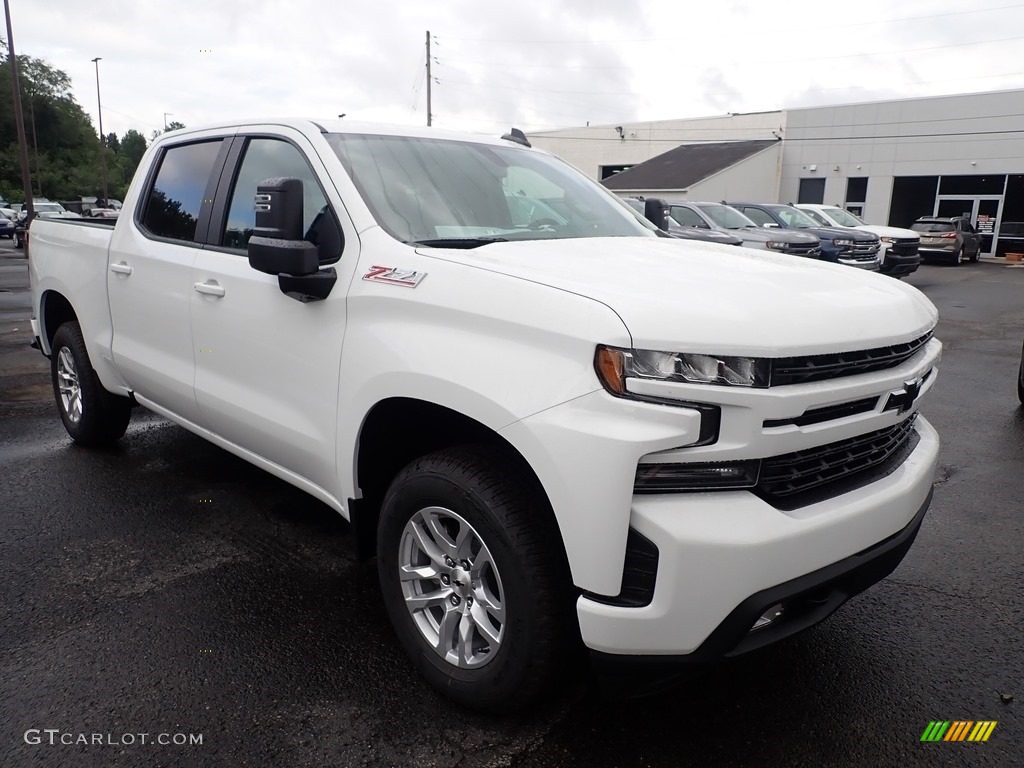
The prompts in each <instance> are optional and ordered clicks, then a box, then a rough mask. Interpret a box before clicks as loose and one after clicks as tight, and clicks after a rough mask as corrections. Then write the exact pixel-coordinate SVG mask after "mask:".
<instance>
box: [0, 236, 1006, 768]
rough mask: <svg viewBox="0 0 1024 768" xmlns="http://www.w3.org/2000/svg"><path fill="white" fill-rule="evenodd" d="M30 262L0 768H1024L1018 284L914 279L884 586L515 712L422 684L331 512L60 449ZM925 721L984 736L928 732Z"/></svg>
mask: <svg viewBox="0 0 1024 768" xmlns="http://www.w3.org/2000/svg"><path fill="white" fill-rule="evenodd" d="M24 270H25V262H24V260H23V259H20V258H18V257H16V256H14V255H13V253H12V251H11V250H10V249H9V248H7V247H6V241H4V243H3V244H0V467H2V469H0V766H4V767H5V768H7V767H8V766H12V767H13V766H65V765H66V766H122V765H123V766H136V765H146V766H164V765H166V766H206V765H210V766H215V765H224V766H261V767H262V766H319V765H337V766H349V765H352V766H392V765H394V766H404V765H418V766H452V767H454V766H459V768H464V767H469V766H524V767H525V766H531V767H537V768H539V767H540V766H580V767H582V766H622V767H623V768H626V767H632V766H907V765H915V766H916V765H921V766H944V765H951V766H960V765H965V766H966V765H970V766H974V765H979V766H981V765H987V766H1015V765H1021V764H1024V738H1022V733H1024V718H1022V717H1021V715H1020V706H1021V702H1020V700H1021V698H1022V697H1024V686H1022V684H1021V681H1022V673H1024V641H1022V638H1021V632H1022V630H1024V597H1022V594H1024V590H1022V589H1021V573H1022V572H1024V546H1022V544H1024V534H1022V517H1024V411H1022V410H1021V409H1020V408H1019V407H1018V405H1017V399H1016V391H1015V388H1014V375H1015V372H1016V369H1017V365H1018V363H1019V360H1020V349H1021V340H1022V339H1024V269H1013V268H1008V267H1004V266H1002V265H998V266H997V265H994V264H980V265H965V266H963V267H959V268H944V267H939V266H925V267H922V269H921V270H919V272H918V273H917V274H915V275H913V276H911V277H910V278H909V279H908V280H907V282H909V283H911V284H914V285H916V286H918V287H920V288H921V289H922V290H924V291H925V293H926V294H928V295H929V297H930V298H931V299H932V300H933V301H934V302H936V304H937V305H938V306H939V308H940V312H941V314H942V321H941V323H940V327H939V334H938V335H939V336H940V338H942V340H943V342H944V343H945V345H946V351H945V354H944V358H943V362H942V366H941V372H940V377H939V380H938V382H937V384H936V387H935V389H934V390H933V393H932V396H931V397H930V398H929V400H928V402H927V403H926V405H925V407H924V412H925V415H926V416H927V417H928V418H929V419H930V420H931V421H932V423H933V424H934V425H935V426H936V428H937V429H938V430H939V432H940V434H941V436H942V438H943V449H942V454H941V457H940V461H941V464H942V467H941V469H940V472H939V475H938V477H937V480H936V482H937V486H936V494H935V499H934V502H933V504H932V508H931V511H930V512H929V514H928V516H927V517H926V519H925V523H924V526H923V528H922V530H921V533H920V535H919V537H918V540H917V543H916V544H915V546H914V548H913V549H912V550H911V552H910V554H909V555H908V556H907V559H906V560H905V561H904V562H903V564H902V565H901V566H900V568H899V569H898V570H897V571H896V572H895V573H894V574H893V575H892V576H890V577H889V578H888V579H886V580H885V581H884V582H882V583H881V584H879V585H876V586H875V587H874V588H872V589H870V590H869V591H868V592H866V593H864V594H863V595H861V596H859V597H857V598H855V599H854V600H852V601H851V602H850V603H848V604H847V605H846V606H845V607H844V608H843V609H841V610H840V611H839V612H838V613H837V614H836V615H834V616H833V617H832V618H831V619H829V620H828V621H827V622H825V623H824V624H823V625H821V626H819V627H817V628H815V629H813V630H811V631H809V632H807V633H804V634H803V635H800V636H798V637H796V638H794V639H792V640H790V641H788V642H784V643H782V644H780V645H778V646H775V647H773V648H770V649H767V650H765V651H763V652H760V653H757V654H756V655H753V656H750V657H748V658H744V659H742V660H739V661H737V662H734V663H730V664H728V665H725V666H723V667H721V668H719V669H716V670H714V671H712V672H711V673H709V674H708V675H706V676H704V677H702V678H700V679H698V680H695V681H692V682H690V683H687V684H685V685H683V686H680V687H676V688H674V689H672V690H671V691H669V692H667V693H664V694H661V695H659V696H656V697H653V698H647V699H639V700H629V701H622V700H614V701H609V700H607V699H605V698H603V697H601V696H600V695H599V692H597V691H596V690H595V689H594V687H593V685H592V684H591V681H590V679H589V678H588V677H586V676H580V675H573V676H569V677H568V678H567V680H566V683H565V685H564V686H563V688H562V689H561V690H560V691H559V692H558V693H557V695H555V696H553V697H552V698H551V699H550V700H548V701H545V702H543V703H542V704H541V705H540V706H538V707H537V708H536V709H534V710H533V711H530V712H528V713H525V714H524V715H521V716H518V717H515V718H491V717H484V716H479V715H474V714H471V713H467V712H465V711H462V710H460V709H458V708H456V707H454V706H452V705H449V704H448V703H446V702H445V701H444V700H443V699H441V698H440V697H438V696H437V695H435V694H434V693H433V692H432V691H431V690H430V689H428V688H427V687H426V686H425V685H424V684H423V683H422V682H421V681H420V679H419V678H418V676H417V675H416V674H415V673H414V672H413V671H412V669H411V667H410V665H409V664H408V663H407V662H406V660H405V657H404V655H403V654H402V652H401V649H400V648H399V647H398V644H397V642H396V641H395V639H394V637H393V636H392V634H391V631H390V628H389V626H388V623H387V617H386V615H385V611H384V609H383V606H382V605H381V603H380V599H379V595H378V589H377V582H376V572H375V569H374V565H373V563H360V562H357V561H355V560H354V559H353V557H352V555H351V552H350V548H351V545H350V537H349V532H348V527H347V525H346V524H345V523H344V522H343V521H341V520H340V519H339V518H338V517H337V515H335V514H334V513H333V512H332V511H331V510H329V509H327V508H326V507H324V506H323V505H321V504H319V503H318V502H316V501H314V500H313V499H311V498H310V497H308V496H305V495H304V494H302V493H301V492H299V491H297V490H295V489H293V488H291V487H290V486H288V485H286V484H285V483H283V482H281V481H279V480H277V479H275V478H273V477H271V476H270V475H268V474H266V473H263V472H261V471H260V470H257V469H255V468H253V467H251V466H249V465H248V464H246V463H245V462H243V461H241V460H240V459H237V458H235V457H234V456H232V455H230V454H228V453H226V452H224V451H222V450H220V449H218V448H215V447H214V446H212V445H210V444H208V443H206V442H204V441H203V440H201V439H199V438H197V437H195V436H194V435H192V434H190V433H189V432H186V431H185V430H183V429H181V428H179V427H177V426H175V425H173V424H171V423H169V422H167V421H165V420H163V419H161V418H159V417H157V416H155V415H152V414H148V413H146V412H145V411H141V410H140V411H136V414H135V417H134V418H133V421H132V425H131V426H130V427H129V433H128V437H127V439H126V440H124V441H122V443H121V445H120V446H119V447H118V448H117V449H115V450H111V451H90V450H85V449H80V448H77V447H75V446H73V445H72V444H71V443H70V441H69V440H68V439H67V436H66V434H65V433H64V430H63V428H62V427H61V424H60V421H59V419H58V418H57V415H56V412H55V410H54V406H53V404H52V395H51V394H50V390H49V385H48V379H47V375H48V374H47V372H48V368H47V364H46V361H45V359H44V358H42V356H40V355H39V354H38V353H37V352H35V351H34V350H30V349H27V347H26V346H25V345H26V344H27V342H28V340H29V339H28V336H29V334H28V333H27V329H28V324H27V322H26V321H25V319H24V318H26V317H27V316H28V313H27V311H26V310H25V307H27V306H28V302H27V294H25V293H24V274H25V272H24ZM5 289H6V290H5ZM14 329H18V330H14ZM1001 694H1008V695H1013V696H1014V698H1015V700H1014V701H1012V702H1009V703H1005V702H1004V700H1003V698H1001ZM932 720H995V721H998V725H997V726H996V728H995V731H994V732H993V734H992V736H991V738H990V739H989V741H988V742H986V743H983V744H972V743H938V744H922V743H921V742H920V741H919V739H920V736H921V733H922V732H923V731H924V729H925V727H926V726H927V725H928V723H929V721H932ZM46 729H50V731H51V732H52V731H53V729H59V733H58V734H53V735H52V736H53V737H54V738H55V739H56V743H54V744H52V745H51V744H50V743H49V741H48V740H49V739H50V738H51V735H48V734H47V732H46ZM36 731H38V734H37V733H36ZM26 732H30V733H29V737H28V738H29V740H30V741H32V740H35V739H36V738H37V737H38V740H39V742H40V743H35V744H29V743H26ZM94 734H96V735H100V736H101V737H102V739H101V740H102V741H103V743H88V744H81V743H72V744H69V745H62V744H61V743H60V739H61V737H62V736H64V737H65V741H68V740H70V741H72V742H78V741H80V740H81V739H79V738H78V737H79V736H80V735H84V736H86V737H87V738H86V739H85V740H86V741H89V740H90V739H92V737H93V735H94ZM141 734H147V737H146V739H145V740H146V743H145V744H143V743H140V735H141ZM161 735H166V736H167V738H166V740H167V741H170V742H171V743H169V744H157V743H155V742H156V739H157V737H158V736H161ZM179 735H180V736H181V737H182V738H183V739H185V740H186V741H187V740H188V739H190V738H191V739H193V740H194V738H195V736H196V735H200V736H201V738H202V743H201V744H194V743H193V744H188V743H185V744H174V743H173V741H174V739H175V738H177V737H178V736H179ZM128 736H132V739H131V741H133V742H134V743H130V744H128V743H125V742H126V741H128V740H129V739H128V738H127V737H128ZM111 742H113V743H111Z"/></svg>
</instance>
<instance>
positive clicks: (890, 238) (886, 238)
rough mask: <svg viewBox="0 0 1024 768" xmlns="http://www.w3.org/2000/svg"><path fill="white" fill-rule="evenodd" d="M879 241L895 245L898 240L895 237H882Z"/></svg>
mask: <svg viewBox="0 0 1024 768" xmlns="http://www.w3.org/2000/svg"><path fill="white" fill-rule="evenodd" d="M878 239H879V240H881V241H882V242H883V243H895V242H896V238H895V237H880V238H878Z"/></svg>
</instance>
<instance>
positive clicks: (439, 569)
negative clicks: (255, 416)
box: [377, 447, 571, 712]
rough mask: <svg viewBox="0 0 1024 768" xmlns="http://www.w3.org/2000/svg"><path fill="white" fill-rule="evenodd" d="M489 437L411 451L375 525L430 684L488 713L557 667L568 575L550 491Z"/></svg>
mask: <svg viewBox="0 0 1024 768" xmlns="http://www.w3.org/2000/svg"><path fill="white" fill-rule="evenodd" d="M511 464H512V462H510V461H509V460H508V458H507V457H506V456H504V455H503V454H501V453H498V452H496V451H492V450H491V449H489V448H487V447H479V448H477V449H472V448H470V447H464V448H456V449H449V450H445V451H440V452H438V453H434V454H430V455H428V456H424V457H422V458H419V459H417V460H415V461H413V462H412V463H411V464H409V465H408V466H407V467H405V469H403V470H402V471H401V472H400V473H399V474H398V476H397V477H396V478H395V480H394V481H393V482H392V484H391V487H390V488H389V489H388V492H387V495H386V496H385V499H384V504H383V507H382V509H381V517H380V523H379V526H378V531H377V567H378V574H379V577H380V583H381V590H382V594H383V597H384V603H385V605H386V607H387V610H388V614H389V616H390V618H391V623H392V624H393V626H394V628H395V633H396V634H397V636H398V639H399V641H400V642H401V644H402V646H403V647H404V648H405V651H406V653H407V654H408V655H409V657H410V658H411V659H412V661H413V663H414V664H415V665H416V667H417V668H418V669H419V671H420V673H421V674H422V675H423V676H424V677H425V678H426V679H427V680H428V682H430V684H431V685H432V686H434V688H436V689H437V690H438V691H439V692H440V693H442V694H443V695H445V696H447V697H448V698H450V699H452V700H454V701H456V702H457V703H459V704H462V705H465V706H469V707H473V708H475V709H481V710H486V711H491V712H507V711H513V710H516V709H519V708H521V707H523V706H524V705H526V704H527V703H529V702H530V701H531V700H532V699H534V698H535V697H536V696H537V695H538V694H539V693H540V691H541V690H542V689H543V688H544V687H545V685H546V684H548V683H549V682H551V680H552V678H553V677H554V676H555V672H556V670H557V667H558V662H559V660H560V659H561V657H562V654H563V651H564V648H565V641H566V638H567V637H568V631H567V629H566V625H567V617H568V616H569V615H570V613H571V612H570V611H569V610H568V608H569V607H571V602H569V601H567V600H566V599H564V598H565V595H566V590H567V588H568V586H569V579H568V575H567V573H566V569H565V567H564V554H563V553H562V550H561V544H560V539H559V537H558V533H557V530H555V526H554V523H553V519H552V518H551V512H550V509H549V508H548V506H547V501H546V500H545V499H544V498H543V497H542V496H541V494H540V493H539V492H535V491H533V490H530V489H531V488H532V487H533V485H534V484H533V483H531V482H530V479H529V478H526V477H522V476H520V473H517V472H515V471H510V465H511Z"/></svg>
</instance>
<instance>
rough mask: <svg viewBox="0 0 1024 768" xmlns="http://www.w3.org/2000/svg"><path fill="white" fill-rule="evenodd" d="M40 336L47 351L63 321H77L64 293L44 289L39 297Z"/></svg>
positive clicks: (50, 347)
mask: <svg viewBox="0 0 1024 768" xmlns="http://www.w3.org/2000/svg"><path fill="white" fill-rule="evenodd" d="M39 319H40V321H41V323H42V327H41V328H40V329H39V330H40V336H41V338H42V340H43V342H44V344H45V347H44V349H45V350H46V352H47V353H49V352H50V351H51V350H52V349H53V336H54V334H56V333H57V329H58V328H60V327H61V326H62V325H63V324H64V323H69V322H78V313H77V312H75V308H74V307H73V306H72V305H71V302H70V301H69V300H68V299H67V297H66V296H64V294H62V293H61V292H60V291H56V290H52V289H50V290H47V291H44V292H43V294H42V296H40V297H39Z"/></svg>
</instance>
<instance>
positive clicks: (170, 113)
mask: <svg viewBox="0 0 1024 768" xmlns="http://www.w3.org/2000/svg"><path fill="white" fill-rule="evenodd" d="M168 115H171V116H172V117H173V116H174V113H173V112H164V130H165V131H166V130H167V116H168Z"/></svg>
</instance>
